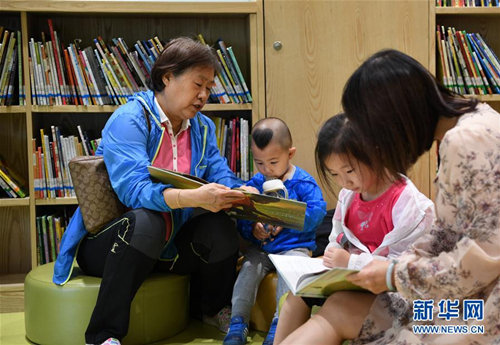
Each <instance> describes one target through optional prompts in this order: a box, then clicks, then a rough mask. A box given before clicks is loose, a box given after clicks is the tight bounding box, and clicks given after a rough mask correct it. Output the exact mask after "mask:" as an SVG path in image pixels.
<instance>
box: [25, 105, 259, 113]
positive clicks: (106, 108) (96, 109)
mask: <svg viewBox="0 0 500 345" xmlns="http://www.w3.org/2000/svg"><path fill="white" fill-rule="evenodd" d="M118 107H119V106H116V105H89V106H83V105H53V106H43V105H34V106H32V107H31V110H32V111H33V112H34V113H112V112H114V111H115V110H116V109H118ZM235 110H236V111H238V110H252V104H251V103H245V104H206V105H205V106H204V107H203V110H202V112H204V111H235Z"/></svg>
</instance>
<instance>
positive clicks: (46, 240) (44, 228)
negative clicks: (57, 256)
mask: <svg viewBox="0 0 500 345" xmlns="http://www.w3.org/2000/svg"><path fill="white" fill-rule="evenodd" d="M41 223H42V234H43V249H44V254H45V262H46V263H48V262H50V251H49V236H48V234H47V216H42V219H41Z"/></svg>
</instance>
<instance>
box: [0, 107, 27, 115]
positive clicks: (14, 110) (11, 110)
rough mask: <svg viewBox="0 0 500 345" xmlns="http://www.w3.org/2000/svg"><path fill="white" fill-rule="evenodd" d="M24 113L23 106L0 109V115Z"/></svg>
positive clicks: (24, 108)
mask: <svg viewBox="0 0 500 345" xmlns="http://www.w3.org/2000/svg"><path fill="white" fill-rule="evenodd" d="M25 112H26V107H25V106H19V105H13V106H10V107H5V106H2V107H0V114H1V113H25Z"/></svg>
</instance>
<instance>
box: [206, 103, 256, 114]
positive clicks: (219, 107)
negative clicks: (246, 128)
mask: <svg viewBox="0 0 500 345" xmlns="http://www.w3.org/2000/svg"><path fill="white" fill-rule="evenodd" d="M233 110H252V103H245V104H205V106H204V107H203V109H202V110H201V112H202V113H203V112H204V111H233Z"/></svg>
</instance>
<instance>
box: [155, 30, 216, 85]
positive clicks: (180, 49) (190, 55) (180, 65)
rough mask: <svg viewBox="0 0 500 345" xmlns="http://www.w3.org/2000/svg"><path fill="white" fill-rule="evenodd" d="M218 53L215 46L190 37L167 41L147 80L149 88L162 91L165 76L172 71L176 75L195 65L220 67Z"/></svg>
mask: <svg viewBox="0 0 500 345" xmlns="http://www.w3.org/2000/svg"><path fill="white" fill-rule="evenodd" d="M219 66H220V65H219V62H218V60H217V55H215V51H214V50H213V48H211V47H209V46H207V45H205V44H202V43H201V42H199V41H195V40H194V39H192V38H189V37H178V38H174V39H172V40H171V41H170V42H168V43H167V45H166V46H165V48H164V49H163V51H162V52H161V54H160V57H159V58H158V60H156V62H155V64H154V65H153V68H152V70H151V76H150V78H149V79H148V80H147V84H148V88H149V89H150V90H152V91H154V92H161V91H163V89H164V88H165V84H164V82H163V77H164V76H165V74H167V73H172V74H173V75H174V76H175V77H178V76H179V75H181V74H183V73H184V72H186V71H188V70H190V69H192V68H195V67H209V68H210V67H211V68H213V69H214V71H215V72H217V71H218V69H219Z"/></svg>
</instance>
